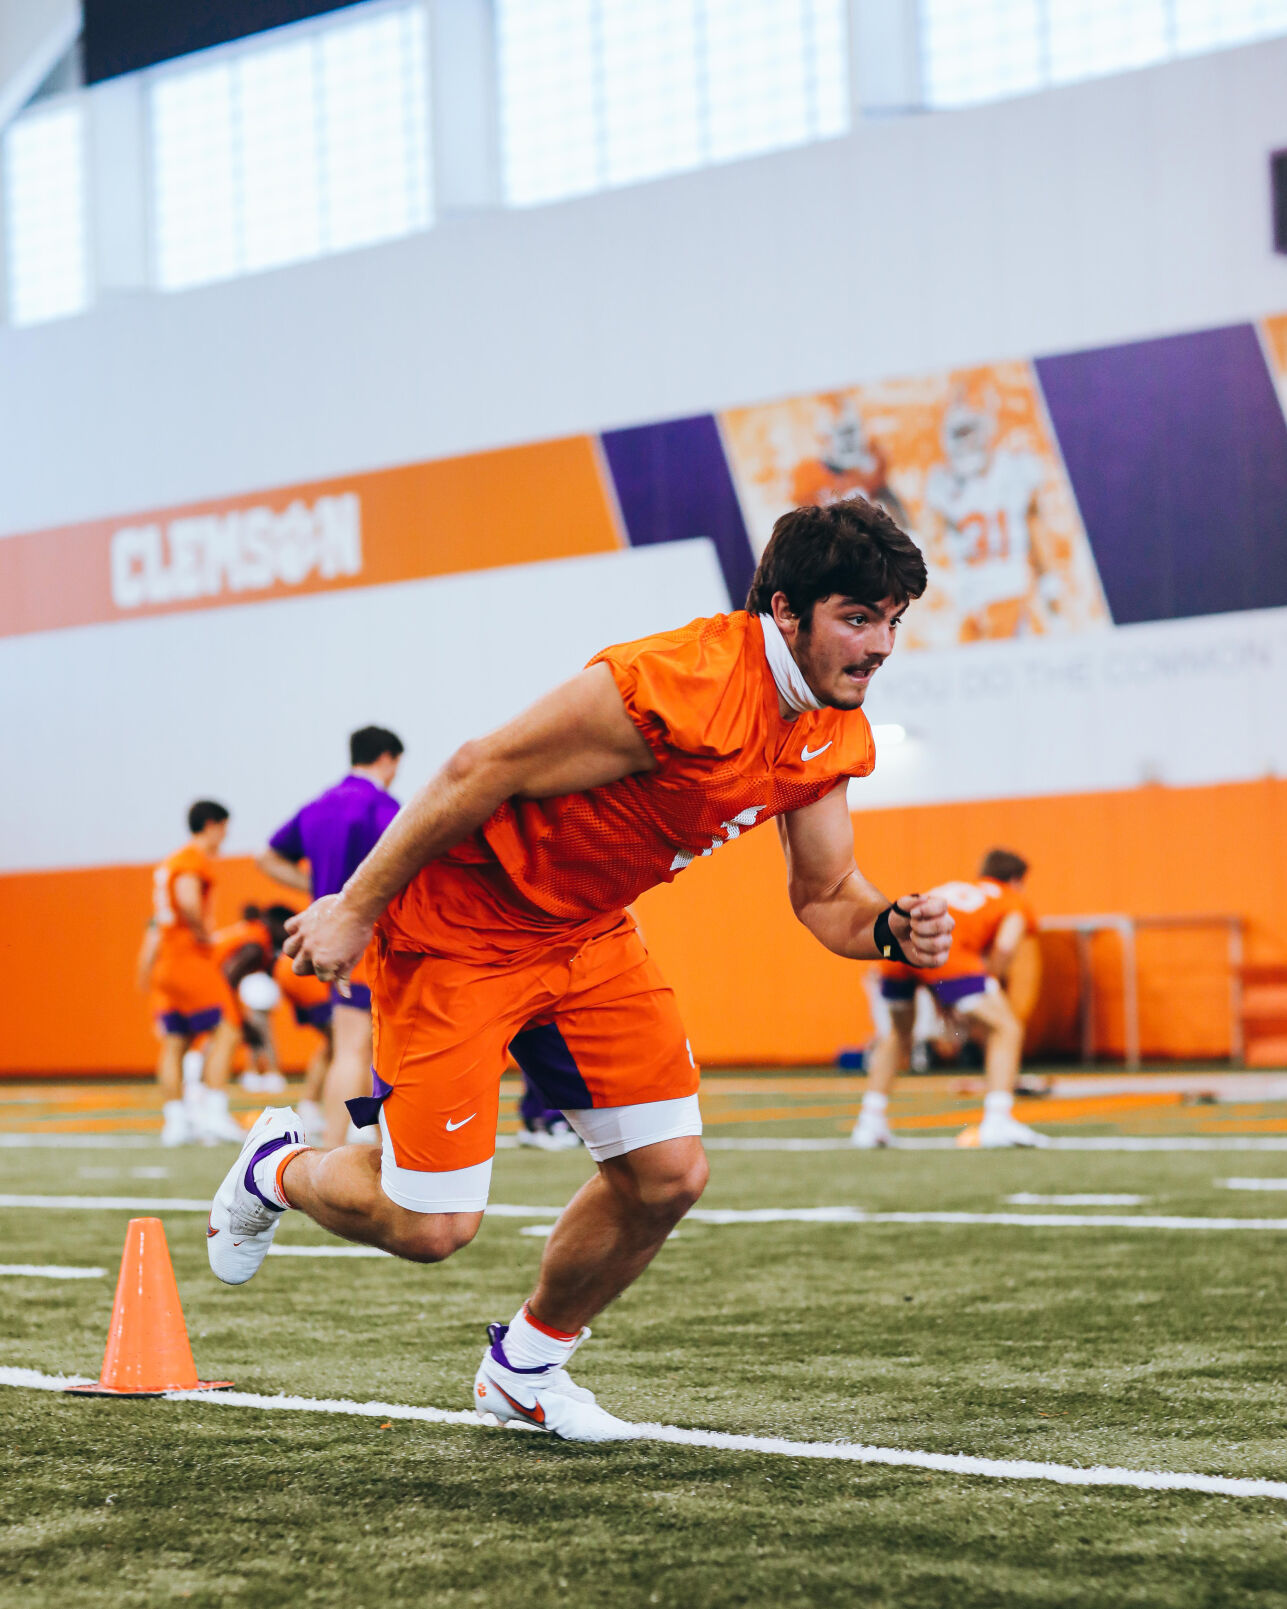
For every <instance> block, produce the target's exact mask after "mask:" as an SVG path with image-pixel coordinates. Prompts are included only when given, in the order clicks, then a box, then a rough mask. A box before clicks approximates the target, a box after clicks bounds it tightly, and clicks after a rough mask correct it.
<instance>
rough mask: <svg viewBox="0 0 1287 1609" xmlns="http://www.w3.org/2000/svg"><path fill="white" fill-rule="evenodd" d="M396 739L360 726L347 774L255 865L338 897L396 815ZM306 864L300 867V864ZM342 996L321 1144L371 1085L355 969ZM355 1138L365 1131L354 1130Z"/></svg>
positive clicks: (366, 996)
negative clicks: (349, 1105) (349, 1104)
mask: <svg viewBox="0 0 1287 1609" xmlns="http://www.w3.org/2000/svg"><path fill="white" fill-rule="evenodd" d="M401 758H402V740H401V738H399V737H398V735H397V734H396V733H395V732H390V731H389V730H388V729H387V728H386V727H383V726H364V727H362V728H361V730H360V731H357V732H354V733H353V734H352V735H351V736H350V738H349V762H350V764H349V774H348V776H346V777H345V778H344V780H343V781H342V782H338V783H336V785H335V786H334V787H333V788H328V789H327V790H326V792H325V793H323V794H319V795H318V797H317V798H316V799H313V800H310V802H309V803H308V804H306V805H305V806H304V807H303V808H302V809H301V810H299V811H297V812H296V814H295V815H293V816H292V817H291V819H290V820H289V821H288V822H286V823H285V825H284V826H281V827H279V828H278V829H277V831H276V832H275V833H274V834H273V835H272V837H271V838H270V839H269V840H268V844H267V847H266V848H265V849H263V850H261V851H260V853H259V855H258V857H257V864H258V866H259V869H260V870H261V871H262V872H264V873H266V874H267V875H268V876H269V877H272V878H274V879H275V880H276V881H277V882H279V883H281V884H283V885H284V886H285V887H286V888H292V889H295V890H297V891H298V892H299V893H301V894H309V895H311V896H312V897H313V898H314V899H321V898H322V896H323V895H326V894H338V893H339V891H340V890H341V889H342V888H343V887H344V885H345V883H346V882H347V881H348V879H349V878H350V877H351V876H352V875H353V873H354V872H355V871H356V870H357V868H358V867H359V866H360V865H361V863H362V862H363V861H364V860H365V859H366V857H367V855H368V854H369V853H370V852H371V850H372V849H374V848H375V845H376V842H377V840H378V839H379V837H380V834H381V833H382V832H383V831H384V829H385V828H386V827H387V826H388V825H389V823H390V822H391V821H392V820H393V818H394V816H395V815H397V813H398V802H397V800H396V799H394V798H393V797H392V796H391V795H390V793H389V789H390V788H391V787H392V786H393V779H394V778H395V777H396V776H397V774H398V763H399V761H400V760H401ZM303 861H307V862H308V870H307V871H305V870H304V868H303V866H302V865H301V862H303ZM348 990H349V992H348V993H347V994H343V993H341V992H340V990H339V989H338V987H334V988H332V990H331V1004H332V1005H333V1006H334V1008H335V1010H334V1012H333V1014H332V1017H331V1061H330V1071H329V1073H328V1074H327V1078H326V1088H325V1093H324V1100H323V1105H324V1107H325V1111H326V1132H325V1138H324V1142H323V1143H324V1144H325V1145H327V1146H336V1145H342V1144H343V1143H344V1139H345V1136H346V1134H347V1133H348V1129H349V1115H348V1109H347V1108H346V1106H345V1104H344V1103H345V1101H347V1100H349V1099H350V1098H351V1097H354V1096H361V1095H365V1094H366V1093H367V1091H368V1089H369V1086H370V1082H371V990H370V987H369V985H368V982H367V978H366V975H365V973H364V972H363V970H362V968H361V967H360V966H359V967H358V968H357V970H356V971H355V972H354V974H353V977H352V979H351V980H350V982H349V985H348ZM354 1137H355V1138H357V1139H362V1138H364V1136H362V1135H360V1134H357V1133H356V1132H355V1135H354Z"/></svg>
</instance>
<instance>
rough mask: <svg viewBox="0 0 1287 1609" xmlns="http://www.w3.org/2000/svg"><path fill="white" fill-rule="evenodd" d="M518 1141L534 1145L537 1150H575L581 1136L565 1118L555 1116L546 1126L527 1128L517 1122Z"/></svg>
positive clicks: (522, 1143)
mask: <svg viewBox="0 0 1287 1609" xmlns="http://www.w3.org/2000/svg"><path fill="white" fill-rule="evenodd" d="M517 1138H518V1143H519V1144H520V1145H528V1146H533V1147H535V1149H536V1150H538V1151H575V1150H576V1149H577V1148H578V1146H579V1145H580V1144H581V1136H580V1135H579V1134H578V1133H577V1131H576V1130H575V1129H574V1128H573V1127H572V1125H571V1124H570V1123H569V1122H568V1121H567V1119H566V1118H556V1119H555V1121H554V1122H553V1123H551V1124H550V1126H549V1127H548V1128H530V1129H529V1128H528V1127H527V1126H526V1124H522V1123H520V1124H519V1129H518V1136H517Z"/></svg>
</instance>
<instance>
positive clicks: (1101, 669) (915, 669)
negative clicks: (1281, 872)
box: [849, 609, 1287, 810]
mask: <svg viewBox="0 0 1287 1609" xmlns="http://www.w3.org/2000/svg"><path fill="white" fill-rule="evenodd" d="M1284 689H1287V609H1257V610H1246V611H1243V612H1240V613H1237V614H1227V615H1206V616H1203V617H1201V618H1198V619H1192V620H1160V621H1152V622H1150V623H1148V624H1147V625H1135V626H1117V627H1113V628H1110V629H1108V630H1105V631H1096V632H1087V633H1086V634H1085V635H1084V636H1081V637H1078V638H1075V639H1068V638H1064V639H1059V638H1053V637H1045V638H1040V639H1033V638H1031V637H1029V638H1026V639H1023V638H1019V639H1016V640H1013V641H1009V642H992V643H974V644H971V646H970V647H969V648H968V649H964V650H962V649H947V650H943V651H940V652H936V653H919V654H906V655H899V654H895V656H894V658H893V659H891V660H890V661H889V663H888V664H887V665H885V666H882V668H881V670H880V671H879V673H878V674H877V676H876V678H875V680H874V681H873V682H872V686H871V691H870V693H869V694H868V696H867V703H866V706H865V707H866V710H867V714H868V715H869V717H870V718H871V720H872V721H873V722H876V723H881V724H884V723H894V724H897V725H900V726H902V727H904V728H905V730H906V732H907V737H906V740H905V741H903V742H901V743H898V744H883V743H881V741H880V735H879V732H878V734H877V764H876V770H875V772H874V773H873V774H872V776H870V777H868V778H864V779H863V780H862V781H861V782H855V783H852V784H851V785H850V790H849V802H850V805H851V807H852V808H853V809H856V810H859V809H872V808H879V807H882V806H890V805H915V804H942V803H947V802H949V801H953V800H960V799H1007V798H1017V797H1023V796H1025V795H1027V796H1030V795H1033V794H1051V793H1086V792H1090V791H1093V790H1097V789H1105V788H1136V787H1142V786H1145V785H1148V784H1161V785H1163V786H1169V787H1196V786H1201V785H1204V784H1209V783H1213V782H1252V781H1256V780H1258V779H1259V778H1261V777H1265V776H1284V775H1287V719H1284V717H1283V694H1284Z"/></svg>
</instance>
